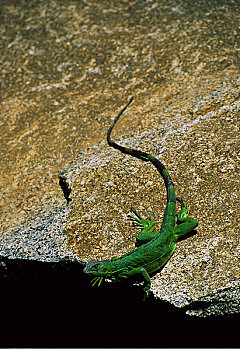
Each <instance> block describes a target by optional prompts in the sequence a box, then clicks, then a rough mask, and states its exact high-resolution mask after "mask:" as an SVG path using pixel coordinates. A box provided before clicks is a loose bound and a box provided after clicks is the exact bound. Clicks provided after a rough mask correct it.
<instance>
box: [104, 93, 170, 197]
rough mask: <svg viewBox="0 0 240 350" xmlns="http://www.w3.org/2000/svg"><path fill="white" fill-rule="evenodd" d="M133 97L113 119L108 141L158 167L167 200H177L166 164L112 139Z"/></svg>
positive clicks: (120, 149) (117, 147) (111, 144)
mask: <svg viewBox="0 0 240 350" xmlns="http://www.w3.org/2000/svg"><path fill="white" fill-rule="evenodd" d="M132 100H133V97H131V98H130V100H129V102H128V103H127V104H126V106H125V107H124V108H123V109H122V110H121V111H120V112H119V113H118V115H117V116H116V118H115V119H114V121H113V124H112V125H111V126H110V128H109V130H108V133H107V142H108V144H109V146H110V147H113V148H116V149H118V150H119V151H121V152H122V153H125V154H129V155H131V156H133V157H136V158H139V159H141V160H143V161H147V162H151V163H152V164H153V165H154V166H155V168H157V170H158V172H159V173H160V174H161V176H162V177H163V180H164V183H165V186H166V189H167V202H176V196H175V191H174V185H173V181H172V178H171V176H170V175H169V173H168V171H167V169H166V168H165V166H164V165H163V164H162V163H161V162H160V161H159V160H158V159H157V158H155V157H154V156H152V155H150V154H148V153H146V152H143V151H140V150H135V149H132V148H128V147H124V146H121V145H119V144H117V143H116V142H114V141H112V140H111V137H110V135H111V132H112V130H113V128H114V126H115V124H116V122H117V121H118V119H119V118H120V116H121V115H122V114H123V112H124V111H125V109H126V108H127V107H128V106H129V105H130V103H131V102H132Z"/></svg>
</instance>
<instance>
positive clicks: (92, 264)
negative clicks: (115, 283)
mask: <svg viewBox="0 0 240 350" xmlns="http://www.w3.org/2000/svg"><path fill="white" fill-rule="evenodd" d="M83 273H86V274H87V275H90V276H93V277H94V278H93V279H92V281H91V283H92V285H93V286H94V285H95V284H98V286H100V284H101V283H102V281H103V280H105V279H106V278H111V275H112V272H111V271H110V270H109V268H108V266H107V265H106V261H96V260H90V261H89V262H87V263H86V265H85V267H84V269H83Z"/></svg>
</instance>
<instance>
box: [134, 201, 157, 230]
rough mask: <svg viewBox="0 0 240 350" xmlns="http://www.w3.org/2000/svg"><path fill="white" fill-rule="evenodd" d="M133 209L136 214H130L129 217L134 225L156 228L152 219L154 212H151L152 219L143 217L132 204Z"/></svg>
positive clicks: (143, 227)
mask: <svg viewBox="0 0 240 350" xmlns="http://www.w3.org/2000/svg"><path fill="white" fill-rule="evenodd" d="M132 211H133V212H134V214H135V215H136V217H135V216H132V215H128V216H129V219H130V220H131V221H132V222H133V224H134V225H136V226H140V227H141V228H142V229H146V228H150V227H151V228H152V229H153V228H154V227H155V222H154V221H153V220H152V213H150V220H145V219H143V218H142V217H141V215H140V214H139V213H138V212H137V210H136V209H135V208H134V207H133V206H132Z"/></svg>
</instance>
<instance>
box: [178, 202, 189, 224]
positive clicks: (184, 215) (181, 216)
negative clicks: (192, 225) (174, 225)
mask: <svg viewBox="0 0 240 350" xmlns="http://www.w3.org/2000/svg"><path fill="white" fill-rule="evenodd" d="M176 200H177V201H178V202H179V203H180V204H181V211H180V213H179V214H178V215H177V220H178V221H184V220H185V219H187V218H188V214H189V210H188V205H185V203H184V201H183V199H182V198H179V197H176Z"/></svg>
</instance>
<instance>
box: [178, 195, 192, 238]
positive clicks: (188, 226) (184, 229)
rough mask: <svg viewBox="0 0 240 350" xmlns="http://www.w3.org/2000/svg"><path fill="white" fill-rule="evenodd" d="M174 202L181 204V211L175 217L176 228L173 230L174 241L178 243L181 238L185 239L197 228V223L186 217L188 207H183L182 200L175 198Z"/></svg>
mask: <svg viewBox="0 0 240 350" xmlns="http://www.w3.org/2000/svg"><path fill="white" fill-rule="evenodd" d="M176 200H177V201H178V202H179V203H180V204H181V211H180V213H179V214H178V215H177V226H176V227H174V229H173V234H174V236H175V240H176V241H178V240H181V239H182V238H186V236H187V235H188V234H189V233H190V232H192V231H193V230H194V229H195V228H196V227H197V225H198V221H197V220H196V219H193V218H189V217H188V214H189V210H188V206H187V205H185V203H184V201H183V199H182V198H179V197H177V198H176ZM184 236H185V237H184Z"/></svg>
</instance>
